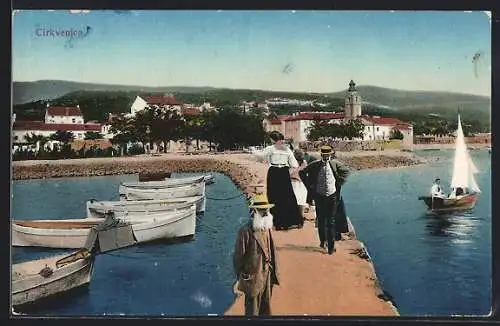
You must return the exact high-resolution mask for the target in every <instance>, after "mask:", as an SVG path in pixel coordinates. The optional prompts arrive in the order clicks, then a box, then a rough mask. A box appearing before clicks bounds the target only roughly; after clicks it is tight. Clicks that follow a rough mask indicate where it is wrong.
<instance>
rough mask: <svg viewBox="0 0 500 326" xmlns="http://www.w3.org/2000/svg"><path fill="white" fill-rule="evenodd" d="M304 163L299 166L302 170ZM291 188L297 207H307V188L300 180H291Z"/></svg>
mask: <svg viewBox="0 0 500 326" xmlns="http://www.w3.org/2000/svg"><path fill="white" fill-rule="evenodd" d="M304 165H305V163H302V164H301V165H300V167H301V168H303V167H304ZM292 188H293V192H294V194H295V197H296V198H297V205H299V206H306V205H307V188H306V186H304V183H303V182H302V181H301V180H297V179H292Z"/></svg>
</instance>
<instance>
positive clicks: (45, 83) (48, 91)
mask: <svg viewBox="0 0 500 326" xmlns="http://www.w3.org/2000/svg"><path fill="white" fill-rule="evenodd" d="M210 89H212V88H211V87H184V86H172V87H145V86H130V85H111V84H94V83H81V82H72V81H64V80H38V81H34V82H13V89H12V93H13V97H12V98H13V104H14V105H16V104H24V103H30V102H36V101H40V100H52V99H56V98H59V97H61V96H64V95H66V94H68V93H71V92H76V91H101V92H106V91H111V92H113V91H115V92H116V91H122V92H130V91H133V92H151V93H174V92H183V93H186V92H187V93H198V92H203V91H207V90H210Z"/></svg>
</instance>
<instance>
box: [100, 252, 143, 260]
mask: <svg viewBox="0 0 500 326" xmlns="http://www.w3.org/2000/svg"><path fill="white" fill-rule="evenodd" d="M101 254H103V255H109V256H114V257H119V258H127V259H144V257H131V256H127V255H120V254H116V253H111V252H103V253H101Z"/></svg>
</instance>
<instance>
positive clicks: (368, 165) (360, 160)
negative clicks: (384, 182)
mask: <svg viewBox="0 0 500 326" xmlns="http://www.w3.org/2000/svg"><path fill="white" fill-rule="evenodd" d="M341 160H342V161H343V162H344V163H345V164H347V165H348V166H349V167H351V168H353V169H356V170H363V169H379V168H394V167H405V166H413V165H416V164H421V163H423V160H421V159H417V158H415V157H409V156H385V155H372V156H352V157H343V158H341Z"/></svg>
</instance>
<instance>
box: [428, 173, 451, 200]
mask: <svg viewBox="0 0 500 326" xmlns="http://www.w3.org/2000/svg"><path fill="white" fill-rule="evenodd" d="M452 192H453V190H452ZM430 193H431V196H432V197H438V198H445V197H446V196H445V194H444V192H443V189H442V188H441V179H439V178H436V179H435V180H434V183H433V184H432V187H431V190H430Z"/></svg>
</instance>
